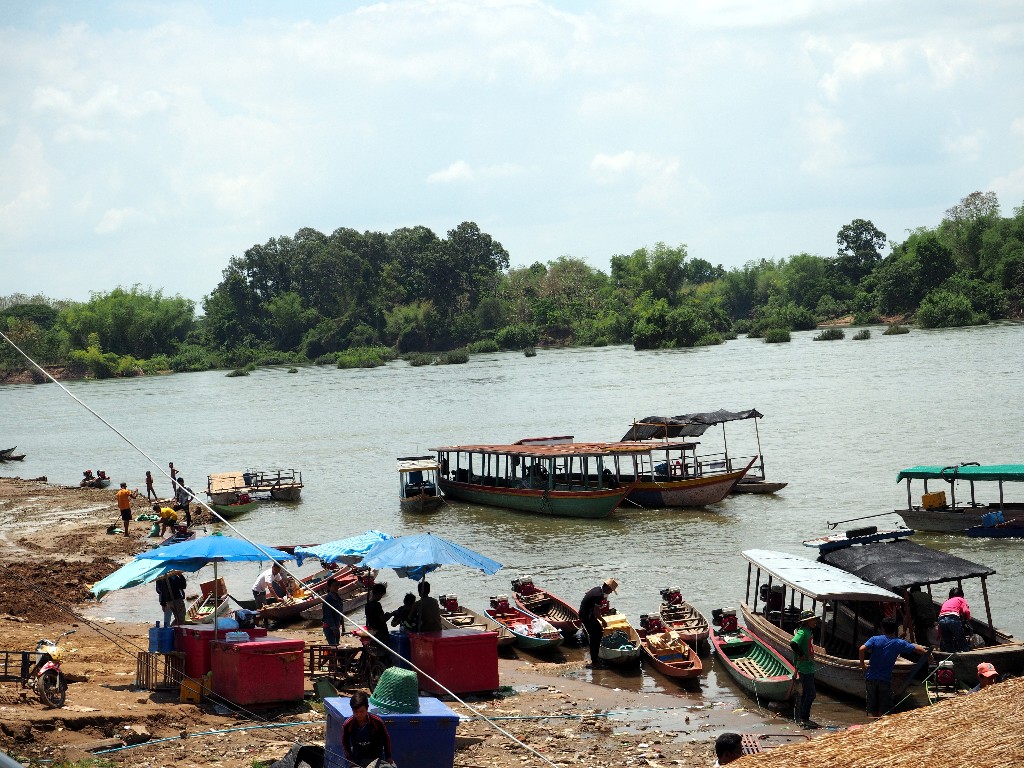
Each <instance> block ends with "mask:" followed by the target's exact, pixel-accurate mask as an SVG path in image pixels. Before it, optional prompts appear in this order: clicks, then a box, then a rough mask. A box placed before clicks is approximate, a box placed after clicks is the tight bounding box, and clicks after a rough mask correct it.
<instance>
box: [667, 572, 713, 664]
mask: <svg viewBox="0 0 1024 768" xmlns="http://www.w3.org/2000/svg"><path fill="white" fill-rule="evenodd" d="M659 615H660V616H661V620H662V622H663V623H664V624H665V626H667V627H668V628H669V629H672V630H673V631H675V632H678V633H679V636H680V637H682V638H683V640H685V641H686V642H687V643H689V644H690V645H691V646H692V647H693V648H694V650H696V651H698V652H700V651H702V650H703V649H704V648H705V647H706V646H707V640H708V631H709V629H710V627H709V626H708V620H707V619H706V618H705V617H704V614H702V613H701V612H700V611H698V610H697V609H696V608H694V607H693V606H692V605H690V604H689V603H688V602H686V601H685V600H683V595H682V590H681V589H680V588H679V587H666V588H665V589H663V590H661V608H660V609H659Z"/></svg>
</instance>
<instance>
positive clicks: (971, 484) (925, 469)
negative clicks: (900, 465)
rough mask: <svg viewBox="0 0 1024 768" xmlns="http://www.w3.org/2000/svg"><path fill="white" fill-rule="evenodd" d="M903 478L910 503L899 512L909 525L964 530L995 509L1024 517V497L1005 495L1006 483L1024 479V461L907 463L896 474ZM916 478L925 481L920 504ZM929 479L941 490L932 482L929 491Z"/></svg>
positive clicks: (1009, 518)
mask: <svg viewBox="0 0 1024 768" xmlns="http://www.w3.org/2000/svg"><path fill="white" fill-rule="evenodd" d="M903 480H906V481H907V506H906V507H905V508H903V509H897V510H896V514H897V515H899V516H900V517H902V518H903V522H904V523H906V524H907V527H908V528H913V529H914V530H917V531H939V532H941V533H964V532H965V531H967V530H968V529H970V528H973V527H975V526H983V525H984V520H983V518H984V517H985V516H986V515H989V514H990V513H995V512H1001V513H1002V516H1003V520H1004V521H1010V522H1012V521H1015V520H1018V519H1024V501H1022V500H1021V499H1020V498H1019V496H1018V498H1017V499H1015V500H1012V501H1011V500H1008V499H1006V498H1005V495H1004V490H1005V485H1006V483H1015V484H1018V485H1019V484H1020V483H1024V464H989V465H984V464H978V463H977V462H968V463H965V464H955V465H951V466H947V467H940V466H917V467H908V468H907V469H904V470H901V471H900V473H899V474H898V475H897V476H896V482H897V483H899V482H902V481H903ZM913 480H921V481H922V486H921V487H922V490H923V491H924V493H923V494H922V495H921V498H920V503H919V504H915V503H914V501H915V499H914V493H913V488H912V487H911V481H913ZM929 481H931V482H932V483H935V484H936V485H937V486H938V487H939V488H940V490H935V486H934V485H933V486H932V491H931V492H929V488H928V482H929ZM978 483H981V484H982V485H981V488H980V490H981V491H982V493H983V494H987V495H986V497H985V498H984V499H982V500H979V498H978V496H979V494H978V491H979V488H978V486H977V484H978ZM965 485H966V487H965ZM946 491H949V497H947V496H946ZM958 491H959V494H958ZM958 496H959V498H958Z"/></svg>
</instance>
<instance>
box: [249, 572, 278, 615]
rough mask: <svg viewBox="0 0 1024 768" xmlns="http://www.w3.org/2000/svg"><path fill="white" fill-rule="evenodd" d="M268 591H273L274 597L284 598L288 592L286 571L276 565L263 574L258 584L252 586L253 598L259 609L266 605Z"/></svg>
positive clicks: (257, 580) (257, 581)
mask: <svg viewBox="0 0 1024 768" xmlns="http://www.w3.org/2000/svg"><path fill="white" fill-rule="evenodd" d="M268 589H272V590H273V596H274V597H282V596H283V595H284V593H285V591H286V589H285V575H284V571H283V570H282V569H281V566H280V565H277V564H276V563H275V564H274V565H272V566H271V567H270V568H268V569H267V570H265V571H264V572H263V573H261V574H260V577H259V578H258V579H256V583H255V584H253V585H252V597H253V599H254V600H255V601H256V607H257V608H262V607H263V606H264V605H265V604H266V602H267V590H268Z"/></svg>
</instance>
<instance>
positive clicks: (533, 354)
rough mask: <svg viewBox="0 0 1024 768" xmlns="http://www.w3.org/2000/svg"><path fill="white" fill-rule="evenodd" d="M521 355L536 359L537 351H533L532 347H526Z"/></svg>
mask: <svg viewBox="0 0 1024 768" xmlns="http://www.w3.org/2000/svg"><path fill="white" fill-rule="evenodd" d="M523 354H524V355H526V356H527V357H536V356H537V350H536V349H534V348H533V347H527V348H526V349H524V350H523Z"/></svg>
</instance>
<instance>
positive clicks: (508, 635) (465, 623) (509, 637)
mask: <svg viewBox="0 0 1024 768" xmlns="http://www.w3.org/2000/svg"><path fill="white" fill-rule="evenodd" d="M437 602H438V603H439V604H440V606H441V624H443V625H444V628H445V629H475V630H477V631H479V632H494V633H496V634H497V635H498V646H499V647H501V646H504V645H512V644H513V643H515V641H516V636H515V635H513V634H512V632H511V631H510V630H509V628H508V627H506V626H505V625H504V624H499V623H498V622H496V621H495V620H494V619H492V618H491V617H490V616H485V615H483V614H480V613H477V612H476V611H474V610H472V609H471V608H467V607H465V606H464V605H460V604H459V596H458V595H452V594H447V595H441V596H440V597H439V598H437Z"/></svg>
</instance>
